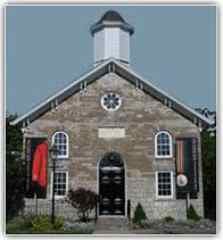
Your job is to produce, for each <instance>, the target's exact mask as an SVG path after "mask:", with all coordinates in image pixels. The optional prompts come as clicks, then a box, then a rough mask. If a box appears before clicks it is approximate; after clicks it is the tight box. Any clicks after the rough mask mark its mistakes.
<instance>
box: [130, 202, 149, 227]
mask: <svg viewBox="0 0 223 240" xmlns="http://www.w3.org/2000/svg"><path fill="white" fill-rule="evenodd" d="M146 219H147V217H146V214H145V212H144V210H143V207H142V205H141V204H140V203H138V204H137V206H136V209H135V213H134V218H133V223H136V224H139V225H141V224H142V222H143V221H145V220H146Z"/></svg>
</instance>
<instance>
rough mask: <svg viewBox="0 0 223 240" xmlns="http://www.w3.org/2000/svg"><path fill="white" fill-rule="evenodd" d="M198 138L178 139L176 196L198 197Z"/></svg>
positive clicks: (182, 197)
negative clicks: (188, 194) (188, 195)
mask: <svg viewBox="0 0 223 240" xmlns="http://www.w3.org/2000/svg"><path fill="white" fill-rule="evenodd" d="M198 179H199V178H198V140H197V138H178V139H177V140H176V197H177V198H178V199H185V198H186V194H187V193H190V198H197V192H198V191H199V181H198Z"/></svg>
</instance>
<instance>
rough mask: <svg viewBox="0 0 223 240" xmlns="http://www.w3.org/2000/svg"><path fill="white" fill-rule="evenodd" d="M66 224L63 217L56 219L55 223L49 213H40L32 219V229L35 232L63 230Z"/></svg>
mask: <svg viewBox="0 0 223 240" xmlns="http://www.w3.org/2000/svg"><path fill="white" fill-rule="evenodd" d="M63 225H64V220H63V218H61V217H57V218H56V219H55V223H54V225H52V223H51V219H50V217H49V216H48V215H39V216H37V217H35V218H34V219H33V220H32V230H33V231H34V232H47V231H53V230H61V229H62V228H63Z"/></svg>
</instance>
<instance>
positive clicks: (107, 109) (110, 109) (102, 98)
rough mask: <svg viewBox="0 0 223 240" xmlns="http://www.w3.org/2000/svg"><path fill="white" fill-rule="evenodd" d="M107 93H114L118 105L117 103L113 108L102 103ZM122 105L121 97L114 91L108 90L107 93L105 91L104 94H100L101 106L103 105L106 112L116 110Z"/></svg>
mask: <svg viewBox="0 0 223 240" xmlns="http://www.w3.org/2000/svg"><path fill="white" fill-rule="evenodd" d="M108 94H115V95H116V97H118V98H119V105H117V106H116V107H115V108H107V106H106V105H104V97H105V96H107V95H108ZM121 105H122V98H121V96H120V95H119V94H117V93H114V92H108V93H105V94H104V95H102V97H101V106H102V107H103V109H104V110H106V111H108V112H115V111H117V110H118V109H119V108H120V107H121Z"/></svg>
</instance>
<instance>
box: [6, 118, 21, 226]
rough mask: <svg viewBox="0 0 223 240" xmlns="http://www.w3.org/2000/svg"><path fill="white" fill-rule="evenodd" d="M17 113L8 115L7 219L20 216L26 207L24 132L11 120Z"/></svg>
mask: <svg viewBox="0 0 223 240" xmlns="http://www.w3.org/2000/svg"><path fill="white" fill-rule="evenodd" d="M15 118H16V115H8V114H7V117H6V161H5V163H6V221H9V220H10V219H13V218H14V217H15V216H18V215H19V213H20V212H21V211H22V210H23V208H24V203H25V202H24V193H25V188H24V187H25V175H26V174H25V166H24V165H23V160H22V159H21V152H22V132H21V129H20V127H19V126H17V125H16V126H12V125H10V122H11V121H12V120H14V119H15Z"/></svg>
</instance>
